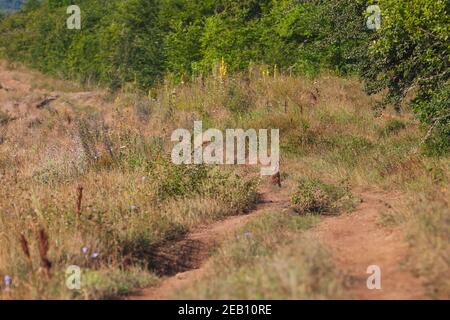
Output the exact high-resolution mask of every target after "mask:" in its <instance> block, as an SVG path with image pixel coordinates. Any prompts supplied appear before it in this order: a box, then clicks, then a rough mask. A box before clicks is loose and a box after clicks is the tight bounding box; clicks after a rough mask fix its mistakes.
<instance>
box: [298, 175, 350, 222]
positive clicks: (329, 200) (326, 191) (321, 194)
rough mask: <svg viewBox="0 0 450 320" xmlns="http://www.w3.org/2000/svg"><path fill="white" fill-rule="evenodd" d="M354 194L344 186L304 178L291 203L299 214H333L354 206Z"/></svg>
mask: <svg viewBox="0 0 450 320" xmlns="http://www.w3.org/2000/svg"><path fill="white" fill-rule="evenodd" d="M353 202H354V198H353V196H352V194H351V193H350V192H349V191H348V190H347V189H346V188H344V187H343V186H335V185H332V184H326V183H323V182H322V181H320V180H318V179H310V178H303V179H301V180H300V181H299V183H298V185H297V189H296V191H295V193H294V195H293V196H292V199H291V203H292V205H293V208H294V210H295V211H297V212H298V213H332V212H335V211H337V210H339V209H345V208H347V209H348V208H349V207H351V206H352V205H353Z"/></svg>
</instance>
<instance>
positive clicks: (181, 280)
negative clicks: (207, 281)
mask: <svg viewBox="0 0 450 320" xmlns="http://www.w3.org/2000/svg"><path fill="white" fill-rule="evenodd" d="M273 190H274V188H269V187H267V188H265V190H264V191H263V192H262V193H261V200H260V201H259V203H258V204H257V205H256V207H255V209H254V210H253V211H251V212H250V213H249V214H246V215H239V216H232V217H229V218H226V219H224V220H221V221H217V222H215V223H213V224H211V225H208V226H204V227H202V228H200V229H199V230H196V231H194V232H193V233H191V234H189V235H188V236H187V237H186V238H185V239H183V240H181V241H177V242H175V243H173V244H171V245H170V246H168V247H165V248H162V249H160V250H159V251H160V252H158V253H156V257H155V259H153V260H154V261H157V264H158V265H159V268H158V269H160V270H161V273H162V274H163V275H165V276H163V278H162V280H161V282H160V284H159V285H158V286H156V287H151V288H147V289H144V290H141V291H139V292H137V294H136V295H133V296H130V297H128V298H127V299H129V300H161V299H168V298H170V297H171V296H172V295H173V294H174V293H176V292H177V290H179V289H180V288H182V287H183V286H185V285H187V284H189V283H193V282H194V281H196V280H197V279H200V278H201V277H202V276H203V275H204V274H205V273H206V272H207V270H208V269H209V267H210V265H211V261H210V260H209V257H210V253H211V250H212V249H213V248H214V246H216V245H217V244H218V243H220V241H222V240H223V239H225V238H226V236H227V235H229V234H231V233H233V232H234V231H236V230H237V229H239V228H240V227H242V226H244V225H245V224H246V223H247V222H249V221H250V220H251V219H253V218H255V217H257V216H258V215H260V214H262V213H263V212H267V211H271V210H273V211H276V210H278V211H281V210H282V209H283V208H284V207H285V206H286V205H287V203H288V200H287V199H288V198H287V195H286V194H284V192H274V191H273ZM161 257H162V258H163V259H161ZM161 260H163V261H161ZM161 266H163V267H161ZM165 266H167V267H165Z"/></svg>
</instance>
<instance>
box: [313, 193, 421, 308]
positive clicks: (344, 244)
mask: <svg viewBox="0 0 450 320" xmlns="http://www.w3.org/2000/svg"><path fill="white" fill-rule="evenodd" d="M359 196H360V197H361V199H362V201H363V202H362V203H361V204H360V205H359V206H358V208H357V209H356V210H355V211H354V212H351V213H348V214H343V215H341V216H339V217H334V218H325V219H324V221H323V222H322V223H320V224H319V225H318V226H317V227H316V228H315V229H314V230H313V231H312V232H313V234H314V236H316V237H317V238H318V240H319V241H321V242H323V243H325V244H327V245H328V246H329V247H331V248H332V250H333V256H334V257H335V259H336V263H337V266H338V267H339V268H340V269H341V270H343V271H344V272H346V273H347V274H348V275H349V276H350V280H351V283H350V289H349V292H348V295H349V297H350V298H354V299H421V298H422V299H423V298H424V289H423V286H422V283H421V281H420V279H418V278H416V277H414V276H413V275H412V274H411V273H410V272H409V271H408V270H407V268H406V267H405V263H406V259H407V252H408V245H407V243H406V242H405V237H404V233H403V231H402V230H401V229H399V228H388V227H384V226H381V225H380V224H379V222H380V216H381V214H382V213H383V212H386V211H387V210H388V209H389V207H390V206H391V204H393V203H395V201H398V199H399V195H397V194H386V193H381V192H380V193H377V192H372V191H369V192H368V191H366V192H362V193H361V194H360V195H359ZM371 265H377V266H379V267H380V269H381V290H369V289H367V284H366V282H367V278H368V277H369V276H370V274H367V273H366V271H367V268H368V266H371Z"/></svg>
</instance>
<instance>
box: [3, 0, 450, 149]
mask: <svg viewBox="0 0 450 320" xmlns="http://www.w3.org/2000/svg"><path fill="white" fill-rule="evenodd" d="M72 3H76V4H77V5H79V6H80V8H81V9H82V29H81V30H68V29H67V28H66V19H67V17H68V16H67V14H66V7H67V6H68V5H69V4H72ZM371 3H372V2H369V1H366V0H78V1H76V2H74V1H71V0H29V1H27V3H26V6H25V8H24V9H23V10H22V11H20V12H18V13H16V14H13V15H11V16H9V17H7V18H6V19H3V21H2V22H1V23H0V33H1V37H0V55H3V56H4V57H6V58H8V59H12V60H15V61H20V62H24V63H26V64H29V65H31V66H32V67H35V68H38V69H40V70H42V71H45V72H47V73H52V74H57V75H60V76H64V77H68V78H76V79H78V80H80V81H93V82H100V83H103V84H108V85H110V86H111V87H113V88H118V87H121V86H123V85H124V84H125V83H133V84H135V85H137V86H139V87H142V88H148V87H149V86H151V85H152V84H153V83H154V82H155V81H157V80H158V79H162V78H163V77H164V76H167V75H168V74H171V75H173V76H175V77H176V78H178V79H184V78H186V77H187V76H191V75H194V76H197V75H201V74H209V73H211V70H217V66H218V65H219V64H220V63H224V64H226V67H227V70H228V71H230V72H232V71H240V70H246V69H247V68H249V66H251V65H253V64H259V65H267V66H269V67H268V70H271V71H269V72H273V70H274V69H275V68H277V69H278V70H284V71H289V72H296V73H301V74H307V75H313V74H316V73H318V72H320V71H322V70H333V71H336V72H338V73H340V74H343V73H348V72H355V71H359V72H360V74H361V76H362V78H363V79H364V80H365V83H366V87H367V91H368V92H369V93H377V92H387V95H386V99H385V102H386V103H393V104H394V105H396V106H400V104H401V103H402V102H404V101H412V106H413V108H414V110H416V111H417V114H418V116H419V117H420V119H421V120H422V121H423V123H424V124H426V125H427V126H428V127H427V128H428V129H429V130H430V131H429V133H428V134H427V137H426V138H427V139H426V140H427V142H429V144H430V145H432V146H434V147H433V148H432V150H437V149H439V150H441V151H442V150H443V151H448V149H449V141H450V136H449V105H448V104H449V102H448V101H449V86H448V78H449V71H448V70H449V53H450V48H449V43H450V42H449V41H448V40H449V39H448V35H449V34H450V32H449V31H450V30H449V26H450V23H449V22H450V21H449V6H450V3H449V2H448V1H445V0H411V1H396V0H379V1H377V4H378V5H379V6H380V8H381V16H382V24H381V29H379V30H368V29H367V28H366V24H365V20H366V18H367V17H366V16H367V14H366V8H367V6H368V5H369V4H371ZM222 61H223V62H222ZM432 152H433V151H432Z"/></svg>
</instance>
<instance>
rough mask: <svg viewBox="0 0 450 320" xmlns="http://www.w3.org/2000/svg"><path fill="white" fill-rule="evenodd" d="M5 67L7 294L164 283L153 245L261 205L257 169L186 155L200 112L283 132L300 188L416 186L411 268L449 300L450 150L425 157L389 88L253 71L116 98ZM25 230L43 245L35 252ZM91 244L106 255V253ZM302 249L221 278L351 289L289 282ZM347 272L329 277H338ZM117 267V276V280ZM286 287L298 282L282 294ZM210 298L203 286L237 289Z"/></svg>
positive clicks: (287, 169)
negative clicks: (150, 258)
mask: <svg viewBox="0 0 450 320" xmlns="http://www.w3.org/2000/svg"><path fill="white" fill-rule="evenodd" d="M1 68H2V73H1V76H0V83H2V85H3V86H5V87H8V88H11V89H12V90H9V91H7V92H6V91H5V90H1V89H0V104H1V105H2V106H3V107H2V115H1V119H8V120H7V121H5V120H0V121H1V123H0V175H1V181H2V183H1V185H0V196H1V199H2V200H1V201H0V243H1V246H0V275H1V276H5V275H11V276H12V277H13V282H12V285H11V286H12V287H11V288H10V289H11V290H7V291H5V290H2V295H3V296H2V298H3V297H4V298H102V297H106V296H110V295H112V294H118V293H120V294H123V293H125V292H127V291H130V290H132V289H133V287H134V286H143V285H146V284H149V283H154V282H155V277H154V276H152V275H151V271H148V270H146V261H145V258H142V257H143V256H144V257H145V252H146V251H145V250H147V248H148V247H151V246H155V245H156V246H157V245H158V244H159V243H161V242H164V241H166V240H167V239H173V238H176V237H177V236H180V235H182V234H183V233H185V232H188V231H189V230H190V229H192V228H195V227H196V226H197V225H199V224H203V223H208V222H211V221H213V220H216V219H220V218H222V217H224V216H226V215H230V214H239V213H243V212H244V211H246V210H248V209H249V208H251V207H252V205H253V203H254V202H255V200H256V188H257V179H256V178H255V177H256V176H257V172H258V170H257V168H249V167H237V168H229V167H217V168H215V167H194V166H185V167H176V166H174V165H172V163H171V161H170V159H169V157H168V154H169V151H170V147H171V146H170V143H168V141H170V134H171V132H172V130H173V129H175V128H183V127H184V128H187V129H192V125H193V120H199V119H201V120H203V123H204V128H206V127H216V128H222V129H223V128H238V127H242V128H255V129H258V128H279V129H280V136H281V144H282V145H281V157H282V165H281V171H282V177H283V179H284V180H285V181H287V182H288V185H292V184H293V182H294V181H297V180H298V179H299V178H302V177H309V178H311V179H320V180H321V181H325V182H326V183H330V184H336V183H338V182H343V183H345V185H346V186H348V188H355V187H364V186H377V187H380V188H384V189H386V190H399V191H402V192H403V193H404V194H405V195H406V196H407V197H408V198H410V199H411V205H409V206H407V205H405V206H404V207H402V210H401V212H399V213H396V214H397V215H401V216H402V218H398V217H397V218H398V219H397V218H396V217H394V220H395V221H398V223H401V224H404V225H405V227H408V230H410V232H409V234H410V238H409V239H411V241H412V243H413V244H414V250H413V251H412V255H411V265H412V267H413V268H415V269H417V270H419V271H420V272H421V273H422V274H424V275H425V276H428V277H429V288H430V290H429V291H430V292H431V293H433V294H434V295H435V296H440V297H441V296H445V295H448V292H449V289H448V283H446V282H440V280H439V279H441V278H442V277H443V276H442V275H443V274H444V273H445V272H446V271H448V261H449V258H448V254H447V252H449V250H448V248H447V246H446V245H445V244H447V243H448V237H449V232H450V231H449V228H450V223H449V220H448V213H449V212H448V201H446V200H445V199H446V198H448V193H447V192H444V191H442V192H436V190H444V189H446V188H448V172H450V171H449V159H448V158H439V159H437V158H428V157H425V156H423V155H421V153H420V146H419V141H420V136H421V133H420V131H419V130H418V124H417V122H416V121H415V120H414V117H413V115H411V114H409V113H405V114H402V115H398V114H396V113H395V112H390V111H389V110H388V111H386V112H384V113H383V114H382V115H381V116H377V115H376V114H375V113H374V112H373V111H372V107H373V106H374V105H375V104H376V101H377V97H368V96H367V95H365V94H364V93H363V91H362V89H361V84H360V83H359V82H358V81H357V80H356V79H353V78H350V79H339V78H336V77H334V76H331V75H323V76H321V77H319V78H318V79H315V80H310V79H304V78H300V77H290V76H287V75H281V74H280V75H279V76H278V78H277V79H276V80H274V79H272V78H269V77H260V76H259V75H256V74H258V73H254V74H250V75H236V76H235V77H233V78H231V77H229V78H228V79H225V81H224V82H223V83H222V82H220V81H217V79H214V78H207V79H203V80H200V79H199V80H195V79H194V81H192V82H190V83H185V84H180V85H175V84H172V83H170V81H166V82H165V83H162V84H160V85H159V86H156V87H155V88H153V89H152V90H151V91H150V92H148V93H139V92H134V91H132V90H129V89H127V90H123V91H122V92H119V93H114V94H112V93H108V92H104V91H102V90H97V89H96V90H94V91H90V92H80V90H81V89H82V88H79V87H77V85H76V84H72V83H67V82H63V81H59V80H54V79H51V78H48V77H44V78H43V77H42V75H40V74H38V73H35V72H30V71H28V70H25V69H22V68H18V69H17V68H9V69H6V67H5V65H4V64H3V66H2V67H1ZM15 79H16V80H15ZM91 89H92V88H91ZM49 91H51V93H52V94H55V93H57V94H58V95H59V98H58V99H57V100H55V101H53V102H51V103H50V104H49V105H48V106H46V107H45V108H43V109H36V108H34V107H33V103H34V102H33V101H35V100H36V98H39V97H41V96H42V95H43V94H44V93H48V92H49ZM311 94H314V95H315V97H316V98H315V99H312V100H311ZM3 109H4V110H3ZM4 114H7V115H8V116H7V117H6V116H5V115H4ZM11 119H14V120H12V121H11ZM79 186H82V187H83V192H82V197H80V192H79V191H77V188H78V187H79ZM292 192H294V190H292ZM430 194H432V195H433V196H432V197H431V196H429V195H430ZM79 199H80V200H79ZM417 203H420V206H417V205H416V204H417ZM41 228H44V229H45V230H46V233H47V234H48V257H47V258H48V260H49V261H50V262H51V263H52V267H51V277H50V278H49V279H46V278H45V277H43V276H41V275H40V273H39V272H38V269H39V265H40V257H39V253H38V245H37V239H36V234H38V232H39V230H40V229H41ZM21 234H23V235H24V237H25V238H26V239H27V242H28V241H29V250H30V259H29V260H31V263H30V262H29V261H27V260H28V258H27V257H26V255H25V254H24V252H23V250H22V247H21V244H20V243H21V241H20V239H21ZM298 237H299V238H298ZM292 239H294V240H295V241H299V242H302V243H305V246H306V248H308V249H305V250H306V251H308V252H310V253H311V254H313V255H314V256H317V257H318V258H317V259H318V260H317V261H316V260H314V261H312V263H313V265H309V267H311V268H313V269H314V268H316V264H317V265H319V266H320V268H322V267H323V268H325V269H326V270H330V269H329V268H330V267H329V261H328V260H327V258H326V256H327V254H326V253H324V252H326V250H325V251H324V250H323V249H322V248H321V247H320V245H315V244H311V243H309V240H305V239H304V238H303V236H298V235H294V236H293V238H292ZM294 240H293V241H294ZM264 241H265V240H264ZM264 241H263V242H264ZM233 246H234V245H233ZM265 246H266V247H268V248H269V247H272V246H273V247H276V246H278V244H277V242H276V241H275V242H273V243H272V242H270V241H269V243H267V245H265ZM83 247H87V248H89V255H86V254H84V253H83V252H81V248H83ZM242 250H244V252H245V250H247V249H245V248H242ZM93 253H99V256H98V258H95V259H92V258H91V255H92V254H93ZM297 254H298V253H295V252H293V251H292V250H291V249H289V247H286V248H285V247H283V249H282V250H281V251H280V252H279V253H278V254H276V255H269V256H265V257H262V258H257V259H256V261H258V262H257V268H256V270H257V272H255V273H252V272H250V271H249V270H248V267H245V266H243V267H242V268H243V269H242V270H240V271H239V272H237V273H236V274H232V275H229V278H227V279H228V280H229V281H228V280H227V281H224V283H223V284H221V285H223V286H227V288H228V287H231V286H234V285H237V283H238V282H239V281H241V280H242V279H244V280H245V281H244V283H253V284H254V283H255V281H258V280H261V282H258V283H261V284H262V285H263V287H260V289H261V290H260V291H259V294H260V295H259V296H258V292H256V291H254V292H247V291H245V290H244V288H243V287H241V286H239V288H241V289H242V290H241V289H239V290H238V291H237V293H236V296H233V297H234V298H236V297H278V298H282V297H290V298H294V297H334V296H337V295H338V291H339V289H338V287H339V285H336V286H334V285H331V287H329V286H328V285H323V286H322V283H321V282H319V284H318V287H317V288H310V287H308V285H307V283H310V281H311V279H315V278H314V277H315V276H317V275H314V274H312V273H311V272H306V273H304V274H303V273H302V274H294V275H292V277H293V279H295V285H294V286H293V287H289V288H287V287H286V286H288V283H287V282H286V281H287V279H285V278H282V277H281V278H280V277H278V276H277V275H280V274H284V273H286V272H287V271H288V270H290V269H291V268H293V266H292V264H295V263H296V261H298V259H301V257H299V256H297ZM227 257H228V255H227ZM302 261H303V260H302ZM305 263H309V262H307V261H306V262H305ZM71 264H78V265H80V266H82V267H83V270H85V272H86V273H87V274H89V277H88V278H89V282H88V283H87V284H86V285H85V287H83V291H82V294H79V293H73V292H69V291H68V290H66V289H65V284H64V283H65V282H64V276H65V275H64V270H65V268H66V267H67V266H68V265H71ZM266 267H267V268H271V269H273V270H278V271H277V272H275V273H274V274H275V278H270V279H269V278H268V275H267V274H266V273H265V268H266ZM309 267H308V268H309ZM320 268H319V269H320ZM306 270H310V269H306ZM311 270H312V269H311ZM314 270H315V269H314ZM333 272H334V271H333ZM333 272H328V271H327V273H326V274H327V275H326V277H328V276H329V277H330V279H332V278H333V277H335V275H334V273H333ZM108 273H112V274H114V275H115V276H114V277H111V278H110V279H107V278H105V274H108ZM227 277H228V276H227ZM326 277H325V278H326ZM444 278H445V277H444ZM327 279H328V278H327ZM238 280H239V281H238ZM330 281H331V280H330ZM274 283H282V284H283V285H282V286H281V287H282V288H284V289H283V290H282V291H277V290H275V289H274V288H273V284H274ZM331 283H333V281H331ZM299 288H301V289H299ZM3 289H5V288H3ZM272 289H273V290H272ZM255 290H256V289H255ZM207 292H209V291H207ZM210 293H211V294H210V295H209V294H207V293H205V295H207V296H214V297H216V296H220V297H228V295H231V293H230V292H228V291H225V293H224V294H223V295H219V294H218V293H217V292H215V291H214V292H210ZM192 295H193V296H198V292H197V293H192Z"/></svg>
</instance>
